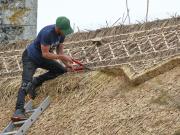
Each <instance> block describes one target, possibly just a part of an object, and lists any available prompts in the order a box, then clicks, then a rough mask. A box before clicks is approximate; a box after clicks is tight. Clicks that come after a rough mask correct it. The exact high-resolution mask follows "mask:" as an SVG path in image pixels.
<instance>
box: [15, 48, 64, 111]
mask: <svg viewBox="0 0 180 135" xmlns="http://www.w3.org/2000/svg"><path fill="white" fill-rule="evenodd" d="M22 63H23V73H22V84H21V87H20V89H19V92H18V97H17V102H16V109H23V108H24V104H25V96H26V95H27V91H28V89H30V87H31V86H32V84H33V82H34V81H33V75H34V73H35V71H36V69H37V68H43V69H46V70H48V72H46V73H44V74H42V75H40V76H38V77H36V78H35V79H36V81H35V82H36V86H39V85H41V84H42V83H43V82H44V81H47V80H50V79H54V78H56V77H57V76H59V75H62V74H64V73H66V72H67V70H66V68H65V67H63V66H62V65H61V64H60V63H58V62H56V61H54V60H48V59H43V62H40V63H42V64H39V63H36V62H34V61H33V60H32V59H30V58H29V57H28V54H27V50H25V51H24V52H23V55H22Z"/></svg>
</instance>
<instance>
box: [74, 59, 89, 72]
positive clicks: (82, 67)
mask: <svg viewBox="0 0 180 135" xmlns="http://www.w3.org/2000/svg"><path fill="white" fill-rule="evenodd" d="M72 61H73V62H74V63H76V64H77V65H79V66H76V67H75V68H74V70H75V71H82V70H91V69H90V68H88V67H86V66H85V65H83V64H82V63H81V62H80V61H78V60H75V59H72Z"/></svg>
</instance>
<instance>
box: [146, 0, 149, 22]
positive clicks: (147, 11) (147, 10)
mask: <svg viewBox="0 0 180 135" xmlns="http://www.w3.org/2000/svg"><path fill="white" fill-rule="evenodd" d="M148 13H149V0H147V9H146V22H147V21H148Z"/></svg>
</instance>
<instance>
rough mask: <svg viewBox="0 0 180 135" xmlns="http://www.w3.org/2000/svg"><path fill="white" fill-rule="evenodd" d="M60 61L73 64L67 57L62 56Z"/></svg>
mask: <svg viewBox="0 0 180 135" xmlns="http://www.w3.org/2000/svg"><path fill="white" fill-rule="evenodd" d="M60 60H62V61H63V62H64V61H65V62H67V63H71V64H72V63H73V61H72V58H71V57H69V56H67V55H61V57H60Z"/></svg>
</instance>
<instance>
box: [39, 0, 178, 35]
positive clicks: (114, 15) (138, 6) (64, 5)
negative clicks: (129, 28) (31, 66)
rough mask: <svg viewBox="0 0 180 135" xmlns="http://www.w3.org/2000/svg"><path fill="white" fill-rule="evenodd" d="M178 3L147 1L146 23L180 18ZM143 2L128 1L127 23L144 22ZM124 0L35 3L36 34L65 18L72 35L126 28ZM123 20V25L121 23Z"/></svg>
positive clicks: (144, 4) (43, 0) (176, 1)
mask: <svg viewBox="0 0 180 135" xmlns="http://www.w3.org/2000/svg"><path fill="white" fill-rule="evenodd" d="M179 5H180V0H149V13H148V21H152V20H156V19H164V18H169V17H172V16H175V15H180V6H179ZM146 7H147V0H128V8H129V15H130V23H131V24H134V23H137V22H144V21H145V19H146V9H147V8H146ZM126 15H127V8H126V0H50V1H49V0H38V18H37V32H39V31H40V29H41V28H43V27H44V26H46V25H49V24H54V23H55V20H56V18H57V17H58V16H66V17H67V18H69V19H70V21H71V26H72V28H73V29H74V30H75V32H76V31H78V29H79V30H80V31H86V30H95V29H99V28H102V27H107V26H108V27H109V26H112V25H113V24H114V23H115V22H116V21H117V20H118V22H117V23H116V24H115V25H118V24H122V23H125V24H129V20H128V19H126V20H125V17H126ZM124 20H125V22H124Z"/></svg>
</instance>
